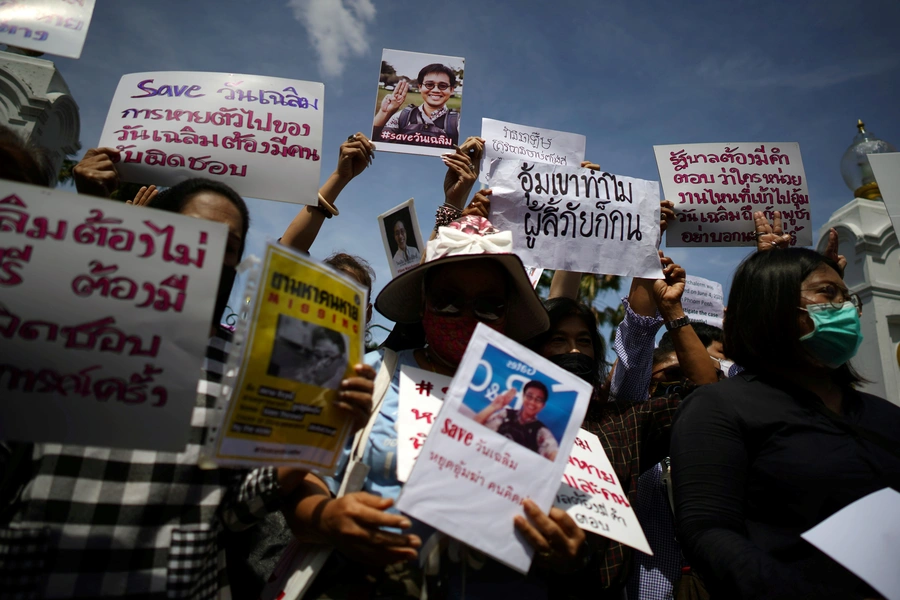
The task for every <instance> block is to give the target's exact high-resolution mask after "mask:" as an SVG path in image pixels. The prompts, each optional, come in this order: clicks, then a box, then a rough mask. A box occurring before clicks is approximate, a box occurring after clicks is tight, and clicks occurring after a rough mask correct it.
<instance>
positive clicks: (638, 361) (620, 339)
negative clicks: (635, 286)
mask: <svg viewBox="0 0 900 600" xmlns="http://www.w3.org/2000/svg"><path fill="white" fill-rule="evenodd" d="M622 304H623V305H624V306H625V318H624V319H622V322H621V323H619V326H618V327H616V339H615V341H614V342H613V347H614V348H615V350H616V355H617V356H618V357H619V362H617V363H616V368H615V370H614V371H613V378H612V382H611V383H610V387H609V399H610V400H625V401H631V402H637V401H639V400H646V399H647V396H648V395H649V392H648V389H649V387H650V377H651V376H652V374H653V350H654V348H655V346H656V333H657V332H658V331H659V328H660V327H662V325H663V318H662V317H661V316H660V315H659V312H657V313H656V316H655V317H645V316H644V315H639V314H637V313H636V312H634V311H633V310H631V305H630V304H629V303H628V298H622Z"/></svg>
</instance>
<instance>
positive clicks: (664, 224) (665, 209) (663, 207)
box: [659, 200, 675, 235]
mask: <svg viewBox="0 0 900 600" xmlns="http://www.w3.org/2000/svg"><path fill="white" fill-rule="evenodd" d="M674 220H675V203H674V202H672V201H671V200H663V201H662V202H660V203H659V234H660V235H662V234H664V233H665V232H666V229H667V228H668V227H669V221H674Z"/></svg>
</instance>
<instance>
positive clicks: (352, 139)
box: [347, 133, 356, 142]
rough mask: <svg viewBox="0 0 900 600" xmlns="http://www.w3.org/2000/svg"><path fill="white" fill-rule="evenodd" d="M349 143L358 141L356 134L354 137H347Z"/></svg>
mask: <svg viewBox="0 0 900 600" xmlns="http://www.w3.org/2000/svg"><path fill="white" fill-rule="evenodd" d="M347 141H348V142H355V141H356V134H355V133H354V134H353V135H348V136H347Z"/></svg>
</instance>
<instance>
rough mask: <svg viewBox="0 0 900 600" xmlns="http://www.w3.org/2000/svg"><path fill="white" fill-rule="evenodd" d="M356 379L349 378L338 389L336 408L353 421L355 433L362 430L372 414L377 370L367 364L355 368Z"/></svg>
mask: <svg viewBox="0 0 900 600" xmlns="http://www.w3.org/2000/svg"><path fill="white" fill-rule="evenodd" d="M353 370H354V371H356V375H357V376H356V377H348V378H347V379H344V380H343V381H342V382H341V385H340V387H338V394H337V399H336V400H335V406H337V408H339V409H340V410H341V411H342V412H344V413H346V414H347V416H349V417H350V418H351V419H353V431H352V432H351V433H353V432H356V431H357V430H359V429H362V428H363V427H365V426H366V423H367V422H368V421H369V416H370V415H371V413H372V392H374V391H375V384H374V381H375V369H373V368H372V367H371V366H369V365H366V364H358V365H355V366H354V367H353Z"/></svg>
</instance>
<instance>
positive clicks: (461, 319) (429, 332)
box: [422, 310, 503, 366]
mask: <svg viewBox="0 0 900 600" xmlns="http://www.w3.org/2000/svg"><path fill="white" fill-rule="evenodd" d="M478 323H483V321H479V320H478V319H476V318H475V317H471V316H468V315H460V316H452V317H446V316H442V315H436V314H434V313H433V312H431V311H429V310H426V311H425V314H424V315H423V316H422V328H423V329H424V330H425V341H427V342H428V347H429V348H430V349H431V351H432V352H434V353H435V354H436V355H437V356H438V357H439V358H441V359H442V360H444V361H445V362H446V363H448V364H450V365H453V366H456V365H458V364H459V363H460V361H461V360H462V357H463V354H465V352H466V346H468V345H469V339H470V338H471V337H472V334H473V333H475V327H477V326H478ZM485 325H487V326H488V327H490V328H491V329H494V330H495V331H499V332H500V333H503V328H501V327H498V326H497V325H495V324H492V323H485Z"/></svg>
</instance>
